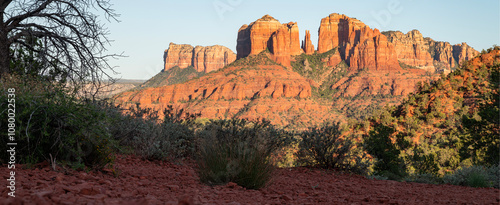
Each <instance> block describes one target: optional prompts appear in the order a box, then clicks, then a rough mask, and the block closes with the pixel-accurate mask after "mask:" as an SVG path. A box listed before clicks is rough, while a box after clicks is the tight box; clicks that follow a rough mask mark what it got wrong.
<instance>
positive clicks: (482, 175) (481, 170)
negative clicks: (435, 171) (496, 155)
mask: <svg viewBox="0 0 500 205" xmlns="http://www.w3.org/2000/svg"><path fill="white" fill-rule="evenodd" d="M499 168H500V167H499V166H498V165H496V166H492V167H489V168H488V167H484V166H470V167H463V168H460V169H458V170H456V171H455V172H454V173H452V174H448V175H445V176H444V177H443V181H444V183H447V184H453V185H461V186H471V187H495V188H497V189H498V188H499V186H498V184H499V180H500V171H499Z"/></svg>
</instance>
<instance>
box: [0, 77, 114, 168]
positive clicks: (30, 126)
mask: <svg viewBox="0 0 500 205" xmlns="http://www.w3.org/2000/svg"><path fill="white" fill-rule="evenodd" d="M19 80H20V81H16V78H15V77H13V78H10V80H7V79H2V81H3V84H2V86H1V87H0V89H1V92H2V93H5V94H6V93H7V89H8V88H10V87H13V88H15V89H16V92H15V94H16V96H15V113H16V117H15V119H16V122H15V125H16V136H15V138H16V141H15V142H17V144H18V146H17V148H16V149H17V150H16V157H17V161H16V163H38V162H41V161H45V160H46V161H49V160H50V159H55V160H58V161H63V162H65V163H68V164H72V165H79V164H80V165H85V166H88V167H90V168H94V169H100V168H103V167H104V166H106V165H107V164H109V163H111V162H112V161H113V155H112V153H113V152H114V146H115V143H114V140H113V139H112V137H111V135H110V133H109V132H108V131H107V130H106V126H104V125H103V122H105V121H106V115H105V112H104V111H103V110H102V109H101V107H100V106H99V105H98V104H96V103H94V102H90V101H83V102H82V101H80V100H78V99H76V98H74V97H72V96H70V95H69V94H67V92H66V91H65V90H64V89H63V88H62V87H57V86H53V84H51V83H49V82H46V81H43V80H42V81H40V80H38V79H36V78H35V79H19ZM47 84H50V85H47ZM49 87H50V89H48V88H49ZM6 104H7V95H0V109H1V112H0V113H1V114H0V117H1V119H0V126H1V127H7V119H8V117H7V105H6ZM11 108H12V107H11ZM6 135H7V133H6V132H2V133H1V139H0V141H1V142H0V143H1V144H2V145H3V146H5V145H6V144H7V139H8V137H7V136H6ZM2 149H5V148H2ZM6 154H7V153H6V152H2V154H1V159H0V160H3V159H8V157H7V156H6ZM2 163H5V162H3V161H2Z"/></svg>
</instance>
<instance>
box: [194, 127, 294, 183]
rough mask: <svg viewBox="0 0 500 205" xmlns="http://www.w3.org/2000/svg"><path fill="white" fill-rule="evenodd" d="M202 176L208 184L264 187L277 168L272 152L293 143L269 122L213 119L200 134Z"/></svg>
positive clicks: (200, 168)
mask: <svg viewBox="0 0 500 205" xmlns="http://www.w3.org/2000/svg"><path fill="white" fill-rule="evenodd" d="M198 138H199V140H200V141H199V153H198V157H197V163H198V175H199V177H200V180H201V181H202V182H204V183H207V184H211V185H215V184H225V183H228V182H234V183H236V184H238V185H240V186H243V187H246V188H249V189H259V188H261V187H264V186H265V185H266V184H267V183H268V182H269V180H270V179H271V177H272V172H273V170H274V167H273V163H272V159H271V157H272V154H273V153H274V152H275V151H276V150H277V149H278V148H281V147H284V146H285V145H288V144H290V143H291V141H290V138H288V137H287V136H286V135H285V134H284V132H282V131H279V130H276V129H274V128H273V126H271V125H270V123H269V121H264V120H263V121H257V122H248V121H245V120H239V119H231V120H212V121H211V122H209V123H208V124H207V125H206V126H205V128H204V129H203V130H202V131H200V132H199V133H198Z"/></svg>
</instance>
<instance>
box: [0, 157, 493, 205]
mask: <svg viewBox="0 0 500 205" xmlns="http://www.w3.org/2000/svg"><path fill="white" fill-rule="evenodd" d="M115 168H116V169H117V170H118V172H119V176H118V177H114V176H113V175H112V174H111V173H106V172H90V173H85V172H81V171H80V172H78V171H69V172H67V173H66V174H64V173H63V172H61V171H59V172H56V171H52V170H51V168H50V167H49V166H48V165H45V166H41V167H38V168H35V169H17V170H16V183H17V184H16V186H17V190H16V197H15V198H11V197H8V195H7V191H8V190H7V189H6V188H5V187H6V183H7V181H6V179H7V174H6V173H8V169H7V167H6V166H3V167H0V173H5V174H2V175H3V176H4V177H3V178H4V179H3V180H2V181H3V183H2V187H4V188H3V189H2V193H1V196H0V204H499V203H500V190H498V189H493V188H471V187H461V186H452V185H430V184H419V183H405V182H395V181H381V180H369V179H366V178H364V177H362V176H356V175H347V174H340V173H337V172H332V171H325V170H320V169H308V168H291V169H289V168H286V169H278V170H277V171H276V173H275V177H274V180H273V181H272V182H271V183H270V185H269V186H268V187H266V188H263V189H261V190H246V189H244V188H242V187H240V186H237V185H236V184H234V183H229V184H228V185H222V186H214V187H211V186H208V185H205V184H202V183H201V182H200V181H199V180H198V177H197V175H196V172H195V170H194V169H193V163H191V162H187V163H183V164H181V165H179V164H173V163H168V162H151V161H144V160H141V159H139V158H137V157H134V156H118V157H117V160H116V163H115Z"/></svg>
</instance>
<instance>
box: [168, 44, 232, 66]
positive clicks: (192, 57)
mask: <svg viewBox="0 0 500 205" xmlns="http://www.w3.org/2000/svg"><path fill="white" fill-rule="evenodd" d="M164 59H165V68H164V70H165V71H166V70H168V69H170V68H172V67H175V66H178V67H179V68H187V67H188V66H193V67H194V69H195V70H196V71H198V72H205V73H208V72H211V71H214V70H218V69H220V68H223V67H224V66H226V65H229V64H230V63H232V62H233V61H235V60H236V54H235V53H234V52H233V51H231V49H229V48H226V47H224V46H219V45H215V46H206V47H203V46H196V47H193V46H191V45H187V44H174V43H170V45H169V48H168V49H167V50H166V51H165V54H164Z"/></svg>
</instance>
